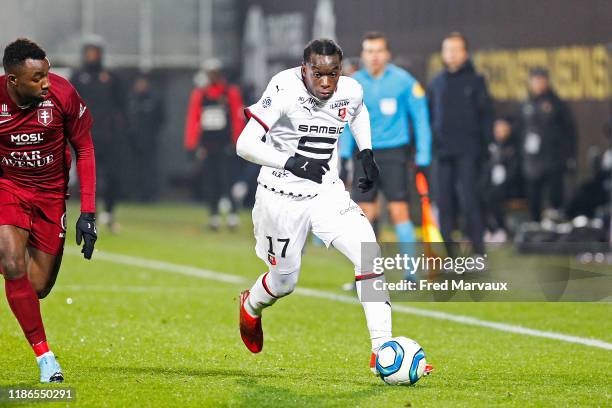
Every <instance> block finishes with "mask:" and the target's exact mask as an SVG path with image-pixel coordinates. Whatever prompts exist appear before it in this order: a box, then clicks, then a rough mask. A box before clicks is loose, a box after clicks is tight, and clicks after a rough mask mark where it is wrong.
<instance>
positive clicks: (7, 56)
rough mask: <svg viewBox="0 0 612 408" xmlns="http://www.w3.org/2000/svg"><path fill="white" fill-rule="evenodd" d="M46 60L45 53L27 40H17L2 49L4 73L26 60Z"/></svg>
mask: <svg viewBox="0 0 612 408" xmlns="http://www.w3.org/2000/svg"><path fill="white" fill-rule="evenodd" d="M45 58H47V53H46V52H45V50H43V49H42V48H41V47H40V46H39V45H38V44H36V43H35V42H34V41H32V40H29V39H27V38H18V39H16V40H15V41H13V42H12V43H10V44H9V45H7V46H6V48H5V49H4V56H3V57H2V66H3V67H4V71H5V72H9V70H10V69H13V68H15V67H18V66H21V65H23V64H24V63H25V61H26V60H27V59H34V60H42V59H45Z"/></svg>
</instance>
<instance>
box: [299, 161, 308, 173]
mask: <svg viewBox="0 0 612 408" xmlns="http://www.w3.org/2000/svg"><path fill="white" fill-rule="evenodd" d="M308 163H310V162H306V163H304V165H303V166H302V167H300V168H301V169H302V170H304V171H306V166H308Z"/></svg>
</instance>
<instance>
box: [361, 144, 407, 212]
mask: <svg viewBox="0 0 612 408" xmlns="http://www.w3.org/2000/svg"><path fill="white" fill-rule="evenodd" d="M374 159H375V160H376V163H378V167H379V168H380V177H378V181H377V182H376V183H375V184H374V187H373V188H372V189H371V190H370V191H368V192H367V193H362V192H361V191H360V190H359V188H358V187H357V185H358V180H359V178H360V177H365V173H364V172H363V166H361V163H360V162H359V160H357V161H355V166H354V171H353V188H352V191H351V198H352V199H353V201H355V202H357V203H373V202H375V201H376V197H377V196H378V191H379V190H381V191H382V192H383V194H384V196H385V198H386V200H387V201H408V197H409V194H408V191H409V190H408V146H401V147H393V148H388V149H376V150H374Z"/></svg>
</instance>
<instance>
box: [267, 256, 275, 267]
mask: <svg viewBox="0 0 612 408" xmlns="http://www.w3.org/2000/svg"><path fill="white" fill-rule="evenodd" d="M268 262H270V265H272V266H276V257H274V255H272V254H268Z"/></svg>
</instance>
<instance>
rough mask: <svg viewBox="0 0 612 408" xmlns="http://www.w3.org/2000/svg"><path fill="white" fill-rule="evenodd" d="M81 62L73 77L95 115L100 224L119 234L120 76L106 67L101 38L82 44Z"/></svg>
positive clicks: (121, 106) (123, 122) (94, 133)
mask: <svg viewBox="0 0 612 408" xmlns="http://www.w3.org/2000/svg"><path fill="white" fill-rule="evenodd" d="M81 51H82V54H81V57H82V65H81V67H80V68H79V69H78V70H76V71H75V73H74V75H73V76H72V78H71V80H72V83H73V84H74V86H75V88H76V90H77V91H78V92H79V94H80V95H81V97H82V98H83V100H84V101H85V102H86V103H87V108H88V109H90V110H91V116H92V117H94V118H95V120H94V124H93V128H92V135H94V144H95V146H96V169H97V171H96V185H97V191H98V195H99V196H100V197H102V199H103V202H104V211H103V212H102V213H101V214H100V217H99V221H100V224H102V225H106V226H108V227H109V228H110V231H111V232H113V233H117V232H118V230H119V224H118V223H117V222H116V220H115V219H114V210H115V203H116V201H117V198H118V195H119V192H120V187H119V186H120V184H121V183H120V181H121V177H120V175H121V168H120V166H119V165H118V162H120V160H119V159H118V155H117V152H118V151H120V150H121V144H122V142H123V141H122V137H121V136H122V134H121V132H122V130H123V129H124V128H125V114H124V103H123V102H124V100H123V93H122V91H121V83H120V81H119V78H118V77H117V76H116V75H115V74H114V73H113V72H112V71H110V70H108V69H107V68H106V67H104V46H103V42H102V39H101V38H97V37H91V38H88V39H87V40H86V41H85V42H84V44H83V47H82V50H81Z"/></svg>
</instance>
